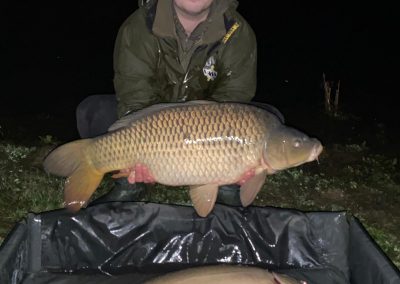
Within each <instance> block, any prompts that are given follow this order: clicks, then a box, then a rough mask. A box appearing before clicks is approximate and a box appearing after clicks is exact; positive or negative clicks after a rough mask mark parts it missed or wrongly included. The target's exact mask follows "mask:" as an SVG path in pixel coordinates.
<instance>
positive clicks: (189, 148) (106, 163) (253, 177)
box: [44, 101, 322, 217]
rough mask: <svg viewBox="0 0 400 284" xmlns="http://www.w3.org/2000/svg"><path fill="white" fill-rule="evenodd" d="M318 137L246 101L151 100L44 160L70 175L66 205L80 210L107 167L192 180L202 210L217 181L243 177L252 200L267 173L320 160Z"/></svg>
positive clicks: (137, 176)
mask: <svg viewBox="0 0 400 284" xmlns="http://www.w3.org/2000/svg"><path fill="white" fill-rule="evenodd" d="M321 151H322V145H321V143H320V142H319V141H318V140H317V139H315V138H309V137H308V136H307V135H305V134H304V133H301V132H300V131H298V130H296V129H293V128H290V127H287V126H285V125H284V124H283V123H282V119H281V118H279V115H276V112H275V113H274V112H271V111H268V110H266V109H265V108H261V107H257V106H254V105H250V104H242V103H215V102H209V101H194V102H188V103H178V104H159V105H153V106H151V107H148V108H146V109H143V110H141V111H138V112H136V113H134V114H131V115H128V116H126V117H124V118H122V119H121V120H119V121H117V122H116V123H115V124H114V125H112V126H111V127H110V131H109V132H108V133H107V134H105V135H102V136H98V137H95V138H93V139H82V140H77V141H73V142H70V143H67V144H65V145H62V146H60V147H58V148H56V149H55V150H54V151H52V152H51V153H50V154H49V155H48V156H47V158H46V159H45V161H44V168H45V170H46V171H47V172H50V173H53V174H56V175H59V176H64V177H68V178H67V180H66V183H65V189H64V201H65V206H66V207H67V208H69V209H70V210H72V211H77V210H79V209H80V208H81V207H82V206H84V205H86V203H87V201H88V200H89V198H90V197H91V195H92V194H93V192H94V191H95V190H96V188H97V187H98V185H99V184H100V182H101V180H102V179H103V176H104V174H105V173H108V172H114V171H119V173H118V174H116V175H114V177H121V176H127V177H128V180H129V182H131V183H134V182H147V183H149V182H157V183H161V184H165V185H171V186H181V185H188V186H189V187H190V192H189V193H190V197H191V200H192V202H193V205H194V207H195V209H196V211H197V213H198V214H199V215H200V216H203V217H204V216H207V215H208V213H209V212H210V211H211V210H212V209H213V207H214V203H215V200H216V197H217V193H218V187H219V186H221V185H226V184H234V183H238V184H240V185H241V188H240V199H241V202H242V205H243V206H248V205H250V204H251V203H252V202H253V201H254V199H255V197H256V195H257V193H258V192H259V190H260V189H261V187H262V186H263V184H264V182H265V179H266V176H267V175H268V174H273V173H275V172H276V171H279V170H283V169H287V168H290V167H295V166H298V165H301V164H303V163H306V162H310V161H313V160H315V159H317V157H318V155H319V154H320V153H321Z"/></svg>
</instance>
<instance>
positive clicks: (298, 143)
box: [293, 139, 302, 148]
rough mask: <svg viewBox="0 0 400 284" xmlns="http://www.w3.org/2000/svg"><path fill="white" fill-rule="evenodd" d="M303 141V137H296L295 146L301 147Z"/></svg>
mask: <svg viewBox="0 0 400 284" xmlns="http://www.w3.org/2000/svg"><path fill="white" fill-rule="evenodd" d="M301 142H302V141H301V139H295V140H294V141H293V147H295V148H299V147H300V146H301V144H302V143H301Z"/></svg>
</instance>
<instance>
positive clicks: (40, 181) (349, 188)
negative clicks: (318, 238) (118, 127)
mask: <svg viewBox="0 0 400 284" xmlns="http://www.w3.org/2000/svg"><path fill="white" fill-rule="evenodd" d="M327 119H329V120H331V119H332V118H327ZM343 123H344V122H343V121H340V122H338V124H339V125H340V126H338V125H337V124H335V122H332V121H330V122H329V125H330V127H331V130H332V129H339V128H338V127H343ZM345 123H346V124H345V125H346V127H347V128H349V129H353V127H354V125H351V124H352V122H351V121H345ZM357 123H358V122H357ZM347 124H348V125H347ZM1 125H2V124H1V121H0V126H1ZM310 127H311V128H312V127H317V126H310ZM335 127H336V128H335ZM325 130H326V129H325ZM339 130H340V131H342V132H345V131H344V130H343V129H342V128H340V129H339ZM339 130H338V131H339ZM366 130H368V128H366ZM0 131H1V132H0V196H1V198H0V241H2V240H3V239H4V237H5V236H6V234H7V233H8V232H9V231H10V229H11V228H12V227H13V226H14V225H15V222H17V221H19V220H20V219H22V218H23V217H25V216H26V214H27V213H28V212H37V213H38V212H42V211H47V210H52V209H57V208H62V189H63V182H64V180H63V179H61V178H57V177H54V176H51V175H48V174H46V173H45V172H44V171H43V169H42V167H41V161H42V158H43V157H44V156H45V154H46V153H47V152H48V151H50V149H51V148H53V147H54V146H55V145H56V144H58V143H59V141H57V139H56V138H54V137H53V136H52V135H51V134H43V135H39V136H36V137H32V138H31V139H25V140H24V142H23V143H18V142H16V141H20V140H19V139H18V137H15V136H12V135H10V136H8V137H7V135H5V132H6V130H5V127H4V124H3V128H0ZM310 131H311V130H310ZM310 131H308V132H307V131H306V133H309V132H310ZM369 134H370V135H371V131H370V133H369ZM372 135H373V136H366V135H356V136H355V138H354V139H350V140H346V139H347V138H346V139H344V140H343V139H332V137H334V136H329V135H326V137H327V138H326V141H327V142H326V143H324V144H325V149H324V151H323V153H322V154H321V156H320V159H319V163H316V162H314V163H309V164H305V165H302V166H300V167H297V168H293V169H289V170H285V171H282V172H280V173H277V174H274V175H272V176H269V177H268V178H267V182H266V183H265V185H264V187H263V189H262V190H261V192H260V193H259V195H258V196H257V198H256V201H255V203H254V205H257V206H276V207H282V208H296V209H299V210H304V211H320V210H325V211H338V210H346V211H348V212H350V213H352V214H353V215H355V216H356V217H358V218H359V219H360V220H361V221H362V223H363V225H364V226H365V227H366V229H367V230H368V232H369V233H370V234H371V236H372V237H373V238H374V239H375V241H376V242H377V243H378V244H379V246H380V247H381V248H382V249H383V251H384V252H385V253H386V254H387V255H388V257H389V258H390V259H391V260H392V261H393V263H394V264H395V265H396V266H397V267H398V268H400V238H399V236H400V210H398V204H400V171H399V161H398V154H397V153H393V152H391V151H387V149H388V147H389V144H390V143H388V141H387V139H386V138H385V137H386V136H387V135H385V133H384V131H380V132H379V133H378V134H376V133H372ZM321 136H324V133H321ZM328 136H329V137H328ZM344 136H345V137H349V136H346V135H344ZM342 137H343V136H342ZM357 137H358V138H357ZM360 137H362V139H359V138H360ZM25 138H26V137H25ZM321 140H323V141H324V139H323V138H321ZM377 141H378V142H379V143H378V144H379V145H381V147H375V146H372V145H373V144H377V143H376V142H377ZM382 149H383V150H382ZM385 150H386V151H385ZM111 187H112V181H111V179H110V178H109V177H107V178H106V179H105V180H104V181H103V182H102V184H101V186H100V188H99V190H97V191H96V194H95V196H94V198H96V197H98V196H100V195H101V194H104V193H105V192H107V190H109V189H110V188H111ZM143 199H144V200H151V201H154V202H163V203H175V204H190V200H189V196H188V192H187V190H185V187H181V188H168V190H166V187H165V186H162V185H159V184H157V185H156V186H154V187H153V188H152V189H151V190H149V191H148V192H147V193H146V194H145V196H144V197H143Z"/></svg>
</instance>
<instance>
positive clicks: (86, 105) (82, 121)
mask: <svg viewBox="0 0 400 284" xmlns="http://www.w3.org/2000/svg"><path fill="white" fill-rule="evenodd" d="M117 118H118V116H117V100H116V97H115V95H92V96H89V97H87V98H85V99H84V100H82V101H81V102H80V103H79V105H78V106H77V108H76V123H77V128H78V132H79V135H80V136H81V138H89V137H95V136H98V135H101V134H104V133H106V132H107V129H108V127H110V125H111V124H112V123H114V122H115V121H116V120H117Z"/></svg>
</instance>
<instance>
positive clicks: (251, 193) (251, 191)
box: [240, 170, 267, 207]
mask: <svg viewBox="0 0 400 284" xmlns="http://www.w3.org/2000/svg"><path fill="white" fill-rule="evenodd" d="M266 177H267V171H265V170H264V171H262V172H260V173H258V174H256V175H255V176H253V177H252V178H250V179H249V180H248V181H246V182H245V183H244V184H243V185H242V186H241V187H240V201H241V202H242V205H243V207H247V206H249V205H250V204H251V203H253V201H254V199H255V198H256V196H257V193H258V192H259V191H260V190H261V188H262V186H263V185H264V183H265V178H266Z"/></svg>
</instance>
